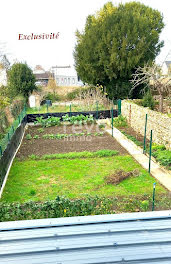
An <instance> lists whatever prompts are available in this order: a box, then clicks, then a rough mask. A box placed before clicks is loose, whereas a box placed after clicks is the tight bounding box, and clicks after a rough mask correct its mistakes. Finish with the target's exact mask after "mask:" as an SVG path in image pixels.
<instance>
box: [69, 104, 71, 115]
mask: <svg viewBox="0 0 171 264" xmlns="http://www.w3.org/2000/svg"><path fill="white" fill-rule="evenodd" d="M69 113H70V114H69V115H70V117H71V116H72V106H71V104H70V106H69Z"/></svg>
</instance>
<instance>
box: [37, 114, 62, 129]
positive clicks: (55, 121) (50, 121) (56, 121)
mask: <svg viewBox="0 0 171 264" xmlns="http://www.w3.org/2000/svg"><path fill="white" fill-rule="evenodd" d="M36 120H37V121H35V122H34V123H35V124H39V125H41V126H43V127H51V126H60V125H61V121H60V120H61V119H60V117H55V116H48V118H43V117H42V116H40V117H37V118H36Z"/></svg>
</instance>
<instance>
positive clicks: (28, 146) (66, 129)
mask: <svg viewBox="0 0 171 264" xmlns="http://www.w3.org/2000/svg"><path fill="white" fill-rule="evenodd" d="M101 149H110V150H117V151H118V152H119V154H120V155H127V154H128V152H127V151H126V150H125V149H124V148H123V147H122V146H121V145H120V144H119V143H118V142H117V141H116V140H115V139H113V138H112V137H111V136H110V135H108V134H107V133H105V132H104V130H103V129H102V128H99V126H98V125H97V124H91V125H80V126H79V125H75V126H71V125H67V126H63V125H61V126H53V127H45V128H42V127H38V126H29V127H28V129H27V130H26V132H25V137H24V140H23V143H22V145H21V147H20V150H19V151H18V153H17V158H20V159H22V158H27V157H29V156H31V155H38V156H42V155H45V154H56V153H68V152H81V151H97V150H101Z"/></svg>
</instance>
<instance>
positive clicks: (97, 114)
mask: <svg viewBox="0 0 171 264" xmlns="http://www.w3.org/2000/svg"><path fill="white" fill-rule="evenodd" d="M98 111H99V109H98V101H97V102H96V119H98V118H99V113H98Z"/></svg>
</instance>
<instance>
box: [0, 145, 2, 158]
mask: <svg viewBox="0 0 171 264" xmlns="http://www.w3.org/2000/svg"><path fill="white" fill-rule="evenodd" d="M0 155H1V156H2V147H1V146H0Z"/></svg>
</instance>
